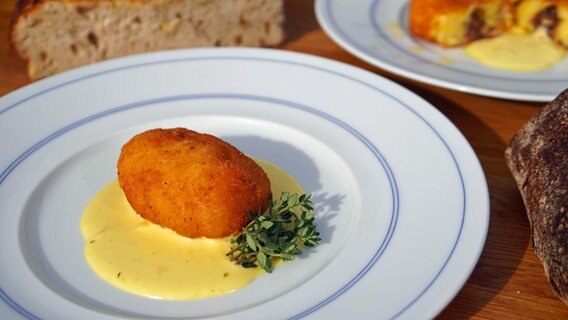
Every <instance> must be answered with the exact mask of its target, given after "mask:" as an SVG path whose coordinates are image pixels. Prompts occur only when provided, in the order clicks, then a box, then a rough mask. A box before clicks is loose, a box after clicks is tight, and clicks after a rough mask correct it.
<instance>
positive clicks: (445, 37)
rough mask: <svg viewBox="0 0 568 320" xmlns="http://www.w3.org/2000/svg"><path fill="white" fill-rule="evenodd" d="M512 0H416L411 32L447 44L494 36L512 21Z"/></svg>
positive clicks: (412, 7) (459, 44)
mask: <svg viewBox="0 0 568 320" xmlns="http://www.w3.org/2000/svg"><path fill="white" fill-rule="evenodd" d="M507 3H508V1H502V0H412V1H411V3H410V9H409V28H410V32H411V33H412V34H413V35H415V36H417V37H419V38H422V39H425V40H428V41H432V42H436V43H438V44H441V45H443V46H446V47H453V46H461V45H465V44H467V43H470V42H471V41H473V40H477V39H481V38H486V37H494V36H497V35H499V34H501V33H503V32H504V31H505V29H506V28H507V27H508V24H509V23H510V22H509V21H510V19H511V17H510V14H509V6H508V5H507Z"/></svg>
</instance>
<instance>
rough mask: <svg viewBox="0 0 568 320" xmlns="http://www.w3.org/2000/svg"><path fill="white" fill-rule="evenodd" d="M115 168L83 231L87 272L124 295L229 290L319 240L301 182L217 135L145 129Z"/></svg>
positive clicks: (200, 294) (182, 295) (192, 295)
mask: <svg viewBox="0 0 568 320" xmlns="http://www.w3.org/2000/svg"><path fill="white" fill-rule="evenodd" d="M117 168H118V179H117V180H115V181H113V182H111V183H109V184H108V185H107V186H105V187H104V188H103V189H101V191H100V192H98V193H97V195H95V196H94V197H93V199H92V200H91V201H90V203H89V204H88V205H87V207H86V209H85V211H84V213H83V218H82V221H81V231H82V233H83V236H84V238H85V257H86V259H87V262H88V263H89V265H90V266H91V268H92V269H93V270H94V272H95V273H96V274H97V275H99V276H100V277H101V278H102V279H104V280H106V281H108V282H109V283H111V284H113V285H115V286H116V287H119V288H122V289H124V290H126V291H129V292H132V293H136V294H141V295H144V296H149V297H153V298H163V299H197V298H205V297H211V296H217V295H221V294H226V293H230V292H232V291H235V290H237V289H239V288H242V287H244V286H246V285H247V284H249V283H250V282H251V281H253V280H254V279H255V278H256V277H258V276H259V275H261V274H262V271H263V270H264V271H267V272H272V270H273V267H274V263H278V262H279V261H281V260H282V261H286V260H293V259H294V258H295V257H296V256H297V255H299V254H301V253H302V250H303V248H304V247H305V246H315V245H316V244H317V243H318V241H319V233H318V232H317V230H316V225H315V219H314V215H313V208H312V202H311V198H310V196H309V195H306V194H304V191H303V190H302V188H301V186H300V185H299V184H298V182H297V181H296V180H295V179H294V178H293V177H292V176H290V175H289V174H287V173H286V172H285V171H284V170H282V169H280V168H278V167H277V166H275V165H273V164H270V163H268V162H265V161H262V160H259V159H256V160H253V159H251V158H249V157H247V156H246V155H244V154H242V153H241V152H240V151H239V150H237V149H236V148H235V147H233V146H232V145H230V144H228V143H227V142H225V141H223V140H221V139H219V138H216V137H214V136H211V135H207V134H201V133H197V132H195V131H191V130H187V129H184V128H174V129H154V130H149V131H146V132H143V133H141V134H138V135H136V136H134V137H133V138H131V139H130V140H129V141H128V142H127V143H126V144H125V145H124V146H123V148H122V150H121V155H120V157H119V160H118V164H117ZM269 179H270V180H269ZM129 194H130V198H129V196H128V195H129ZM271 194H273V195H275V197H276V198H275V199H277V200H272V199H271ZM278 197H279V198H278ZM132 199H133V200H132ZM247 203H248V205H246V204H247ZM140 209H141V210H145V211H148V210H149V211H150V213H149V216H152V217H154V216H158V218H157V219H156V220H152V221H154V222H155V223H153V222H152V221H149V220H147V219H144V218H143V215H142V214H139V213H140V212H137V211H138V210H140ZM152 211H155V212H152ZM243 220H244V222H243ZM204 234H206V235H204ZM257 266H259V267H260V268H256V267H257Z"/></svg>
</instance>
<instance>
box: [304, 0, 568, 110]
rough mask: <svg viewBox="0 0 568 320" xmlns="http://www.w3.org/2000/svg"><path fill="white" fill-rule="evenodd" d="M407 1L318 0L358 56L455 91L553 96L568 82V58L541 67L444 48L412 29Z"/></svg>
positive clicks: (330, 28) (339, 38) (329, 26)
mask: <svg viewBox="0 0 568 320" xmlns="http://www.w3.org/2000/svg"><path fill="white" fill-rule="evenodd" d="M408 4H409V1H408V0H402V1H401V0H354V1H340V0H316V2H315V10H316V16H317V19H318V21H319V23H320V25H321V26H322V28H323V29H324V30H325V32H326V33H327V34H328V35H329V36H330V37H331V38H332V39H333V40H334V41H335V42H337V43H338V44H339V45H340V46H341V47H343V48H344V49H345V50H347V51H349V52H350V53H351V54H353V55H355V56H356V57H358V58H360V59H362V60H364V61H366V62H368V63H370V64H372V65H375V66H377V67H379V68H382V69H385V70H387V71H390V72H392V73H395V74H398V75H401V76H404V77H407V78H409V79H413V80H416V81H420V82H424V83H427V84H431V85H435V86H439V87H442V88H447V89H451V90H456V91H461V92H467V93H472V94H478V95H483V96H489V97H496V98H505V99H512V100H523V101H550V100H552V99H554V97H556V96H557V95H558V94H559V93H560V92H561V91H562V90H564V89H565V88H566V87H567V86H568V59H564V60H563V61H561V62H559V63H557V64H556V65H554V66H553V67H551V68H548V69H546V70H543V71H539V72H531V73H522V72H508V71H501V70H497V69H491V68H488V67H485V66H483V65H481V64H479V63H477V62H476V61H474V60H472V59H470V58H468V57H467V56H466V55H465V53H464V52H463V50H462V49H460V48H458V49H444V48H441V47H439V46H436V45H432V44H429V43H426V42H424V41H421V40H418V39H415V38H414V37H412V35H410V33H409V31H408Z"/></svg>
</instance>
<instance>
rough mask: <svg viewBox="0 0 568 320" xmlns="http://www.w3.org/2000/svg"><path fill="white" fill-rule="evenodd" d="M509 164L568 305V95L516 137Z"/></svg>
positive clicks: (540, 249)
mask: <svg viewBox="0 0 568 320" xmlns="http://www.w3.org/2000/svg"><path fill="white" fill-rule="evenodd" d="M505 160H506V162H507V165H508V166H509V168H510V170H511V172H512V173H513V177H514V178H515V180H516V182H517V185H518V187H519V190H520V192H521V195H522V197H523V201H524V203H525V207H526V210H527V216H528V219H529V222H530V225H531V229H532V237H533V248H534V251H535V253H536V255H537V256H538V257H539V259H540V260H541V261H542V264H543V265H544V272H545V273H546V275H547V276H548V280H549V282H550V284H551V285H552V288H553V290H554V293H555V294H556V295H557V296H558V297H559V298H560V299H561V300H562V301H564V302H565V303H567V304H568V90H565V91H564V92H562V93H561V94H560V95H558V97H557V98H556V99H554V100H553V101H552V102H550V103H549V104H547V105H546V106H545V107H544V108H543V109H541V110H540V111H539V112H538V113H537V114H536V115H535V116H534V117H533V118H532V119H531V120H529V122H527V123H526V124H525V125H524V126H523V127H522V128H521V129H520V130H519V131H518V132H517V133H516V134H515V135H514V136H513V138H512V139H511V142H510V144H509V146H508V148H507V150H506V151H505Z"/></svg>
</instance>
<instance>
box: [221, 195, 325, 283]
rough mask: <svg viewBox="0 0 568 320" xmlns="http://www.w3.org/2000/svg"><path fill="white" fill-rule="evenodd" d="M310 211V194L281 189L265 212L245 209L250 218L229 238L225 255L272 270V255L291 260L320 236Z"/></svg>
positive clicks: (250, 265)
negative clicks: (279, 194)
mask: <svg viewBox="0 0 568 320" xmlns="http://www.w3.org/2000/svg"><path fill="white" fill-rule="evenodd" d="M313 211H314V209H313V204H312V200H311V195H309V194H302V195H300V196H298V195H297V194H290V193H288V192H283V193H282V195H281V196H280V200H278V201H271V203H270V206H269V208H268V210H267V212H266V213H264V214H261V213H258V214H255V213H253V212H249V213H248V215H249V217H250V219H251V222H250V223H249V224H248V225H247V226H246V227H245V228H243V230H242V231H241V233H239V234H238V235H237V236H236V237H233V238H232V239H231V251H229V252H228V253H227V256H229V257H230V259H231V260H232V261H234V262H235V263H237V264H240V265H241V266H243V267H245V268H254V267H257V266H260V267H261V268H262V269H264V270H266V271H267V272H269V273H270V272H272V270H273V265H272V262H273V261H272V259H282V260H283V261H289V260H294V259H295V258H296V256H298V255H300V254H302V249H303V248H304V247H306V246H307V247H313V246H315V245H317V244H318V242H319V241H320V240H321V239H320V237H319V235H320V234H319V232H318V231H317V229H316V224H315V218H314V213H313Z"/></svg>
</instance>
